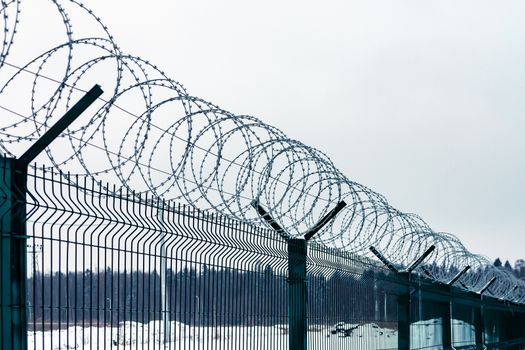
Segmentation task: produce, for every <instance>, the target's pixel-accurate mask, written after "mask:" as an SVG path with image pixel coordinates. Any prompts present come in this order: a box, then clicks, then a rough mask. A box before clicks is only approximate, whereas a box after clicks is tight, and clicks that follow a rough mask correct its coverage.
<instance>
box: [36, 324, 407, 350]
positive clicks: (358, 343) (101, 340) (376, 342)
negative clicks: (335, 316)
mask: <svg viewBox="0 0 525 350" xmlns="http://www.w3.org/2000/svg"><path fill="white" fill-rule="evenodd" d="M333 329H334V327H329V326H325V325H323V326H310V329H309V331H308V342H309V344H310V346H309V347H310V348H313V349H330V350H331V349H334V350H336V349H395V348H396V347H397V332H396V331H394V330H390V329H381V328H379V327H378V326H377V325H375V324H365V325H360V326H358V328H357V329H356V330H354V331H353V332H352V335H350V336H344V335H341V334H332V333H331V330H333ZM170 330H171V331H170V333H169V338H168V341H167V342H166V343H165V342H164V332H163V331H162V327H161V323H160V322H159V321H153V322H150V323H149V324H145V325H142V324H141V323H135V322H125V323H123V324H122V325H121V326H120V327H114V328H96V327H90V328H82V327H78V326H77V327H70V328H68V329H63V330H56V331H48V332H31V333H30V334H29V339H28V340H29V341H28V343H29V344H28V346H29V349H53V350H55V349H56V350H58V349H82V348H85V349H104V348H106V349H110V348H121V349H195V350H196V349H265V350H270V349H288V326H286V325H276V326H268V327H262V326H254V327H232V326H229V327H213V328H212V327H194V326H188V325H184V324H182V323H179V322H170Z"/></svg>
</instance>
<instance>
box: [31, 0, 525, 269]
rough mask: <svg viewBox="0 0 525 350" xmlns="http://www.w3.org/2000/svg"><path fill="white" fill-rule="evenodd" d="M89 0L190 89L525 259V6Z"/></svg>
mask: <svg viewBox="0 0 525 350" xmlns="http://www.w3.org/2000/svg"><path fill="white" fill-rule="evenodd" d="M87 5H88V6H90V7H91V8H92V9H93V10H94V11H95V12H96V13H97V14H98V15H99V16H100V17H101V18H102V19H103V21H104V23H105V24H106V25H108V27H109V29H110V31H111V32H112V33H113V34H114V36H115V38H116V40H117V42H118V43H119V44H120V46H121V48H122V49H123V50H124V51H126V52H130V53H132V54H135V55H138V56H142V57H144V58H147V59H148V60H150V61H152V62H155V63H156V64H157V65H158V66H160V67H162V68H163V69H164V70H165V71H166V72H167V73H168V75H170V76H171V77H173V78H174V79H175V80H177V81H179V82H181V83H182V84H183V85H184V86H185V87H186V88H187V89H188V92H189V93H190V94H192V95H195V96H199V97H202V98H204V99H207V100H209V101H211V102H214V103H216V104H218V105H219V106H221V107H223V108H225V109H227V110H229V111H232V112H234V113H237V114H250V115H254V116H257V117H259V118H260V119H262V120H263V121H264V122H266V123H268V124H272V125H274V126H276V127H278V128H280V129H282V130H283V131H285V132H286V133H287V134H288V135H290V137H292V138H295V139H298V140H300V141H302V142H304V143H306V144H309V145H312V146H315V147H316V148H319V149H321V150H322V151H324V152H325V153H327V154H328V155H329V156H330V157H331V158H332V160H333V161H334V163H335V164H336V165H337V166H338V167H339V169H341V170H342V171H343V173H345V174H346V175H347V176H348V177H349V178H350V179H352V180H355V181H358V182H360V183H362V184H364V185H366V186H368V187H370V188H372V189H373V190H375V191H377V192H380V193H382V194H383V195H385V196H386V197H387V198H388V199H389V201H390V203H391V205H393V206H395V207H397V208H399V209H401V210H403V211H405V212H414V213H417V214H419V215H420V216H422V217H423V219H425V221H427V223H429V225H430V226H431V227H432V228H433V229H434V230H436V231H446V232H451V233H453V234H455V235H457V236H458V237H459V238H460V239H461V240H462V241H463V242H464V243H465V245H466V246H467V247H468V248H469V249H470V250H471V251H473V252H476V253H481V254H483V255H487V256H488V257H489V258H491V259H494V258H495V257H497V256H499V257H501V258H502V259H504V260H505V259H509V260H511V261H512V262H513V261H514V260H515V259H517V258H525V251H524V247H525V219H524V217H523V214H524V212H525V185H524V183H523V179H525V138H524V137H523V134H524V131H525V117H524V112H525V99H524V98H523V96H524V95H525V45H523V43H524V42H525V41H524V39H525V24H524V22H523V13H524V12H525V3H524V2H522V1H518V0H516V1H498V2H495V1H479V0H476V1H461V2H458V1H444V0H440V1H420V0H412V1H369V0H366V1H365V0H362V1H353V0H352V1H349V0H344V1H343V0H341V1H339V0H337V1H336V0H327V1H324V2H319V1H305V0H302V1H298V0H292V1H290V0H289V1H275V0H267V1H257V2H255V1H246V0H222V1H216V0H191V1H189V0H188V1H182V0H177V1H165V0H164V1H161V0H149V1H147V2H144V1H136V0H112V1H107V0H90V1H88V2H87ZM26 6H27V5H26Z"/></svg>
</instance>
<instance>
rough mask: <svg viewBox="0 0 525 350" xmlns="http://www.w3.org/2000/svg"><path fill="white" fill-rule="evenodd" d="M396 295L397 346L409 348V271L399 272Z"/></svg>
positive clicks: (400, 348)
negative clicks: (398, 285)
mask: <svg viewBox="0 0 525 350" xmlns="http://www.w3.org/2000/svg"><path fill="white" fill-rule="evenodd" d="M397 277H398V278H399V284H400V288H399V295H398V297H397V327H398V328H397V348H398V349H399V350H410V272H399V273H398V274H397Z"/></svg>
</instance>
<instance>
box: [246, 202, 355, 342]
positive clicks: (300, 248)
mask: <svg viewBox="0 0 525 350" xmlns="http://www.w3.org/2000/svg"><path fill="white" fill-rule="evenodd" d="M251 205H252V206H253V207H254V208H255V209H256V210H257V212H258V213H259V215H260V217H261V218H262V219H263V220H264V221H265V222H266V223H267V224H268V226H270V227H271V228H272V229H273V230H275V231H276V232H277V233H278V234H279V235H280V236H281V237H282V238H283V239H284V240H286V242H287V244H288V322H289V325H288V327H289V332H288V345H289V350H307V348H308V320H307V310H308V289H307V284H306V260H307V242H308V241H309V240H310V239H311V238H312V237H313V236H314V235H315V234H316V233H317V232H319V231H320V230H321V229H322V228H323V227H324V226H325V225H326V224H327V223H329V222H330V221H331V220H332V219H333V218H334V217H335V216H336V215H337V214H338V213H339V212H340V211H341V210H342V209H343V208H344V207H345V206H346V203H345V202H344V201H341V202H339V203H338V204H337V205H336V206H335V208H334V209H332V210H331V211H330V212H328V214H326V215H325V216H324V217H323V218H322V219H321V220H319V222H317V223H316V224H315V225H314V226H313V227H312V228H311V229H309V230H308V231H307V232H306V233H305V234H304V238H292V237H291V236H290V234H289V233H288V232H286V230H285V229H283V228H282V227H281V226H280V225H279V224H278V223H277V222H276V221H275V220H274V219H273V218H272V216H271V215H270V214H269V213H268V212H267V211H266V210H265V209H264V208H263V207H262V206H261V205H260V204H259V202H258V201H256V200H254V201H253V202H252V203H251Z"/></svg>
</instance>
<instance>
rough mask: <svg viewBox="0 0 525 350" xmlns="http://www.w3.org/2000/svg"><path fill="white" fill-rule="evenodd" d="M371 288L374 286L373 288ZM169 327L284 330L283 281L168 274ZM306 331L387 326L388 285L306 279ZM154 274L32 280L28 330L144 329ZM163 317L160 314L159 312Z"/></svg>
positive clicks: (262, 276) (268, 276)
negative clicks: (342, 325)
mask: <svg viewBox="0 0 525 350" xmlns="http://www.w3.org/2000/svg"><path fill="white" fill-rule="evenodd" d="M374 281H376V282H374ZM165 284H166V290H167V291H168V292H167V297H166V300H167V303H168V305H169V306H168V308H167V309H168V310H169V311H167V313H166V315H169V319H170V320H174V321H179V322H183V323H186V324H195V325H203V326H214V325H274V324H285V323H287V313H288V302H287V299H288V295H287V293H288V289H287V286H286V284H287V281H286V277H284V276H280V275H277V274H275V273H274V271H273V270H272V268H271V267H270V266H267V267H266V268H265V269H263V270H261V271H240V270H232V269H210V268H207V267H206V266H203V267H202V268H201V269H200V271H197V270H195V269H182V270H180V271H171V270H168V272H167V276H166V281H165ZM308 288H309V313H308V314H309V318H310V324H335V323H337V322H341V321H345V322H359V323H362V322H381V321H383V322H386V321H390V320H394V319H395V308H396V296H395V285H394V284H392V283H391V282H389V281H388V280H387V279H386V278H385V276H384V275H382V274H379V275H377V274H376V276H375V278H374V273H373V272H372V271H365V272H364V273H363V274H349V273H345V272H339V271H336V272H335V273H333V274H332V275H331V276H329V277H325V276H323V275H311V276H309V277H308ZM161 290H162V283H161V277H160V275H159V273H158V272H157V271H152V272H142V271H133V272H131V273H128V272H116V271H112V270H111V269H109V268H108V269H106V270H104V271H99V272H92V271H90V270H86V271H85V272H83V273H81V272H77V273H75V272H69V273H67V274H66V273H62V272H57V273H54V274H52V275H50V274H45V275H41V274H36V275H35V277H34V278H33V277H31V278H30V279H29V281H28V299H29V310H30V311H29V318H30V324H34V326H35V328H38V329H42V328H49V327H48V326H46V325H50V324H53V327H54V328H55V327H67V326H70V325H73V324H76V325H84V326H90V325H91V326H104V325H116V324H118V323H120V322H122V321H135V322H141V323H147V322H150V321H152V320H159V319H161V317H162V315H161ZM164 309H166V308H164Z"/></svg>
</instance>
